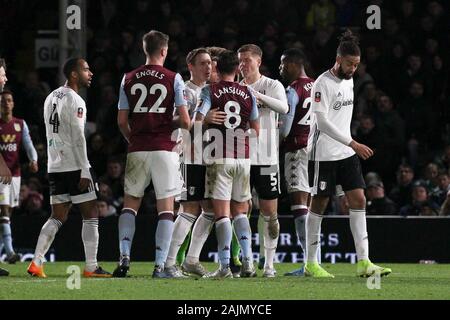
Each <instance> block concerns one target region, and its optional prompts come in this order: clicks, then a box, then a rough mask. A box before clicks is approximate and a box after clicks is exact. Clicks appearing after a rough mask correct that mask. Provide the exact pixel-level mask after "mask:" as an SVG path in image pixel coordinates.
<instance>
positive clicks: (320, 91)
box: [308, 70, 355, 161]
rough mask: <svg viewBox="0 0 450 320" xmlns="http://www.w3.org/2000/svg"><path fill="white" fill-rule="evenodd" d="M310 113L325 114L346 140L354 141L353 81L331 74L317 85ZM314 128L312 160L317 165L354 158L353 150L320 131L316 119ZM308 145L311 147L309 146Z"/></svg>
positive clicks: (320, 77) (312, 126) (323, 74)
mask: <svg viewBox="0 0 450 320" xmlns="http://www.w3.org/2000/svg"><path fill="white" fill-rule="evenodd" d="M311 98H312V102H311V110H312V112H313V113H315V114H316V113H319V112H323V113H325V114H326V115H327V117H328V120H329V121H330V122H331V123H332V124H334V125H335V126H336V127H337V128H338V129H339V130H340V131H341V132H342V133H343V134H344V135H345V136H348V137H349V138H351V133H350V123H351V121H352V114H353V79H350V80H345V79H339V78H338V77H336V76H334V75H333V74H332V73H331V72H330V71H329V70H328V71H326V72H324V73H322V74H321V75H320V76H319V77H318V78H317V80H316V81H315V82H314V85H313V88H312V93H311ZM312 120H313V121H314V123H313V124H312V125H311V132H310V136H309V137H310V139H309V143H311V149H310V150H311V151H310V152H311V153H310V159H311V160H314V161H335V160H342V159H345V158H348V157H351V156H352V155H354V154H355V151H353V149H352V148H350V147H349V146H346V145H344V144H342V143H341V142H339V141H336V140H334V139H333V138H331V137H330V136H328V135H326V134H325V133H323V132H320V131H319V130H318V128H317V123H316V119H315V117H312ZM309 143H308V144H309Z"/></svg>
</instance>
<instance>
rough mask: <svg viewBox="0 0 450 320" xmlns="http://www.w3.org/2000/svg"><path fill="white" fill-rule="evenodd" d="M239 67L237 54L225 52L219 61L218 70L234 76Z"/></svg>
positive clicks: (229, 51)
mask: <svg viewBox="0 0 450 320" xmlns="http://www.w3.org/2000/svg"><path fill="white" fill-rule="evenodd" d="M238 66H239V59H238V56H237V53H236V52H234V51H231V50H225V51H224V52H222V53H221V54H219V59H218V60H217V70H218V71H219V72H220V73H221V74H232V73H234V72H235V71H236V69H237V67H238Z"/></svg>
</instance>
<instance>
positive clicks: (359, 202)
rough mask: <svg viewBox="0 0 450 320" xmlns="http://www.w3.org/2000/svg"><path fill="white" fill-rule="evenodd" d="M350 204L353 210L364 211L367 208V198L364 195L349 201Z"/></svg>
mask: <svg viewBox="0 0 450 320" xmlns="http://www.w3.org/2000/svg"><path fill="white" fill-rule="evenodd" d="M348 204H349V207H350V208H351V209H364V208H365V207H366V197H365V196H364V195H362V196H359V197H356V198H353V199H351V200H350V199H349V200H348Z"/></svg>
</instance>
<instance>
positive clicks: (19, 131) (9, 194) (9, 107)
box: [0, 91, 38, 263]
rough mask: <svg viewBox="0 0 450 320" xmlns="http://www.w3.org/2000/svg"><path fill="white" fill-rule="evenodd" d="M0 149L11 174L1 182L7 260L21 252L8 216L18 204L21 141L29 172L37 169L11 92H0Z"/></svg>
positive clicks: (0, 221) (0, 228)
mask: <svg viewBox="0 0 450 320" xmlns="http://www.w3.org/2000/svg"><path fill="white" fill-rule="evenodd" d="M0 95H1V96H2V97H1V99H0V101H1V102H0V107H1V109H0V114H1V119H0V152H1V154H2V156H3V158H4V159H5V162H6V164H7V165H8V168H9V169H10V170H11V174H12V176H13V178H12V181H11V184H0V253H1V251H2V247H3V246H4V248H5V251H6V255H7V260H8V262H9V263H15V262H16V261H18V260H19V259H20V256H19V255H18V254H17V253H15V252H14V249H13V246H12V236H11V226H10V217H11V213H12V209H13V208H15V207H18V206H19V193H20V161H19V154H20V148H21V146H22V145H23V147H24V149H25V151H26V153H27V156H28V159H29V161H30V162H29V168H30V172H32V173H35V172H37V171H38V163H37V159H38V157H37V152H36V149H35V148H34V146H33V142H32V141H31V137H30V131H29V130H28V126H27V124H26V122H25V121H24V120H22V119H19V118H16V117H14V116H13V109H14V97H13V94H12V92H10V91H3V92H2V93H0Z"/></svg>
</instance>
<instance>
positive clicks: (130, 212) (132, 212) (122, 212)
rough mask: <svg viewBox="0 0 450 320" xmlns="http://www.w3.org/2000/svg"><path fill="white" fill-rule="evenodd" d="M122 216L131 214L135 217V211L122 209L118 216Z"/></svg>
mask: <svg viewBox="0 0 450 320" xmlns="http://www.w3.org/2000/svg"><path fill="white" fill-rule="evenodd" d="M122 214H131V215H133V216H137V211H136V210H134V209H131V208H123V209H122V210H120V213H119V215H122Z"/></svg>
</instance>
